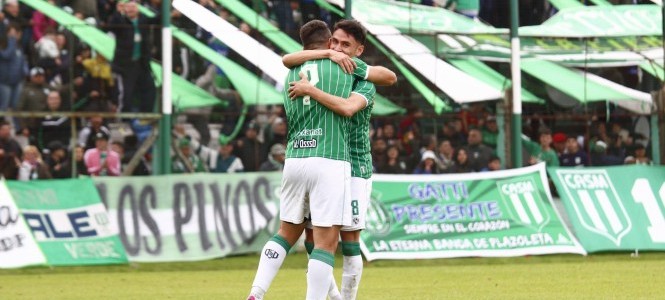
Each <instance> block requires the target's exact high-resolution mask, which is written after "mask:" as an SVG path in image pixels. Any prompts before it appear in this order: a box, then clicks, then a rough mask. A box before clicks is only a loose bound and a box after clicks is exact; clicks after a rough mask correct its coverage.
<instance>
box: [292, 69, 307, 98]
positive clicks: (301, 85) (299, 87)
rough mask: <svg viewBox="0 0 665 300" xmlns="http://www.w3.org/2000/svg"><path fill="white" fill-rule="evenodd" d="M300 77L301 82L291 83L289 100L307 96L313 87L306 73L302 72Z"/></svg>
mask: <svg viewBox="0 0 665 300" xmlns="http://www.w3.org/2000/svg"><path fill="white" fill-rule="evenodd" d="M299 75H300V80H298V81H291V82H289V86H290V87H289V98H291V100H295V99H296V98H298V97H300V96H305V95H307V93H308V90H309V88H310V87H312V84H311V83H309V80H307V76H305V73H303V72H300V73H299Z"/></svg>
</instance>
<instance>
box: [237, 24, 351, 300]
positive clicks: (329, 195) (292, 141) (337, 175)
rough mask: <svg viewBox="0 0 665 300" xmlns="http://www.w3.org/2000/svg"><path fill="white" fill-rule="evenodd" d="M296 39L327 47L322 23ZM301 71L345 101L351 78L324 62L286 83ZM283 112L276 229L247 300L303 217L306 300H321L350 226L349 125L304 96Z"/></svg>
mask: <svg viewBox="0 0 665 300" xmlns="http://www.w3.org/2000/svg"><path fill="white" fill-rule="evenodd" d="M300 35H301V40H302V41H303V43H304V46H305V49H319V48H326V47H327V45H328V40H329V39H330V30H328V27H327V25H326V24H325V23H324V22H322V21H311V22H308V23H307V24H305V25H304V26H303V27H302V28H301V31H300ZM359 69H360V68H359ZM300 72H303V73H305V74H307V75H308V76H309V78H310V82H311V83H312V84H315V85H317V87H319V88H321V89H323V90H325V91H326V92H329V93H331V94H333V95H336V96H339V97H343V98H347V97H348V96H349V95H350V93H351V87H352V86H353V81H354V79H353V75H351V74H347V73H345V72H344V70H343V69H342V68H341V67H340V66H339V65H338V64H336V63H334V62H332V61H331V60H329V59H321V60H314V61H310V62H308V63H307V64H304V65H301V66H299V67H296V68H294V69H292V70H290V71H289V74H288V76H287V81H286V84H288V83H289V82H291V81H295V80H297V78H298V77H297V76H298V74H299V73H300ZM284 108H285V111H286V117H287V123H288V124H289V128H288V142H287V150H286V162H285V164H284V171H283V177H282V191H281V195H280V199H281V201H280V220H281V223H280V229H279V231H278V233H277V234H276V235H275V236H274V237H273V238H272V239H271V240H270V241H268V242H267V243H266V245H265V246H264V248H263V251H262V255H261V258H260V261H259V267H258V270H257V274H256V277H255V279H254V283H253V284H252V290H251V292H250V296H249V298H248V299H261V298H263V294H264V293H265V291H267V290H268V288H269V287H270V283H271V282H272V279H273V278H274V276H275V274H276V273H277V271H278V270H279V267H280V266H281V264H282V262H283V261H284V258H285V256H286V254H287V253H288V251H289V249H290V248H291V246H292V245H293V244H294V243H295V242H296V241H297V239H298V238H299V237H300V235H301V234H302V231H303V228H304V218H305V216H306V215H308V214H309V215H310V217H311V223H312V225H313V226H314V229H313V235H314V244H315V245H314V246H315V249H314V250H312V253H311V255H310V259H309V263H308V267H307V269H308V271H307V299H324V298H325V297H326V293H327V291H328V287H329V285H330V282H331V280H332V276H333V273H332V270H333V265H334V259H335V258H334V255H333V253H334V252H335V249H336V248H337V241H338V236H339V227H340V225H343V224H350V221H351V220H350V215H348V216H345V215H344V214H345V211H344V204H346V203H347V202H348V200H347V199H346V198H349V197H350V193H349V190H350V172H351V171H350V168H351V166H350V158H349V148H348V147H349V145H348V132H349V126H350V120H349V119H348V118H345V117H343V116H340V115H338V114H335V113H334V112H332V111H331V110H329V109H328V108H326V107H324V106H323V105H320V104H319V103H318V102H316V101H311V100H310V98H309V97H302V98H300V99H298V100H296V101H291V100H290V99H289V98H288V94H286V92H285V100H284ZM307 200H309V201H307ZM347 211H348V210H347Z"/></svg>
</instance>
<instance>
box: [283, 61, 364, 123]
mask: <svg viewBox="0 0 665 300" xmlns="http://www.w3.org/2000/svg"><path fill="white" fill-rule="evenodd" d="M289 85H290V87H289V98H291V99H292V100H293V99H295V98H297V97H300V96H310V97H312V98H314V99H315V100H316V101H318V102H319V103H321V104H322V105H323V106H325V107H327V108H328V109H330V110H332V111H333V112H335V113H337V114H338V115H340V116H343V117H347V118H350V117H352V116H353V115H354V114H355V113H356V112H358V111H360V110H361V109H363V108H365V107H367V104H368V100H367V99H366V98H365V97H363V96H362V95H360V94H357V93H351V96H349V98H348V99H344V98H342V97H338V96H333V95H331V94H328V93H326V92H324V91H322V90H320V89H318V88H317V87H316V86H313V85H312V84H311V83H309V81H308V80H307V77H306V76H305V74H304V73H302V72H300V80H299V81H293V82H290V83H289Z"/></svg>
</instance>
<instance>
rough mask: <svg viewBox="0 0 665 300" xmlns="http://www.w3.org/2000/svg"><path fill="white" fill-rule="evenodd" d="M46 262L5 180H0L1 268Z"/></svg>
mask: <svg viewBox="0 0 665 300" xmlns="http://www.w3.org/2000/svg"><path fill="white" fill-rule="evenodd" d="M43 264H46V259H45V258H44V254H42V251H41V250H40V249H39V246H38V245H37V242H35V239H34V238H33V237H32V233H30V230H29V229H28V227H27V226H25V221H24V220H23V216H22V215H21V214H20V213H19V210H18V207H16V204H14V199H13V198H12V195H11V194H10V193H9V190H8V189H7V185H5V181H4V180H0V269H2V268H20V267H26V266H31V265H43Z"/></svg>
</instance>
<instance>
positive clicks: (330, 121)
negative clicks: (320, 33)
mask: <svg viewBox="0 0 665 300" xmlns="http://www.w3.org/2000/svg"><path fill="white" fill-rule="evenodd" d="M356 63H357V65H358V66H359V67H358V68H356V72H355V73H354V75H355V76H364V78H366V76H367V65H366V64H364V63H362V64H360V63H358V62H356ZM361 66H362V67H361ZM300 72H303V73H305V75H306V76H307V78H308V80H309V82H310V83H311V84H313V85H315V86H316V87H317V88H319V89H320V90H322V91H323V92H326V93H328V94H331V95H334V96H338V97H342V98H344V99H346V98H348V97H349V95H350V94H351V90H352V88H353V83H354V80H355V78H354V75H350V74H346V73H344V71H343V70H342V68H341V67H340V66H339V65H337V64H336V63H334V62H333V61H331V60H329V59H318V60H312V61H308V62H306V63H305V64H303V65H300V66H297V67H295V68H293V69H291V70H290V71H289V74H288V76H287V78H286V84H285V86H286V87H287V88H285V91H284V110H285V112H286V119H287V124H288V144H287V148H286V158H303V157H323V158H329V159H335V160H345V161H350V157H349V129H350V125H351V119H350V118H345V117H342V116H340V115H338V114H336V113H334V112H333V111H331V110H330V109H328V108H326V107H325V106H323V105H322V104H320V103H319V102H317V101H315V100H313V99H310V97H309V96H305V97H298V98H297V99H295V100H291V99H289V97H288V91H287V89H288V86H289V82H292V81H298V80H300V77H299V75H298V74H299V73H300ZM363 72H364V74H363Z"/></svg>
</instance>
